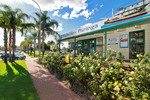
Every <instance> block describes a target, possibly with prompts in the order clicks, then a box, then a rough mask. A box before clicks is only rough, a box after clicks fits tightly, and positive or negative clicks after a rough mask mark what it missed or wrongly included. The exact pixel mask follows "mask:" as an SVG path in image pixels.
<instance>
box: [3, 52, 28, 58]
mask: <svg viewBox="0 0 150 100" xmlns="http://www.w3.org/2000/svg"><path fill="white" fill-rule="evenodd" d="M12 56H13V54H11V57H12ZM1 58H2V59H3V60H4V58H5V54H2V56H1ZM25 58H26V56H25V55H24V54H21V53H16V54H15V60H25ZM7 59H9V53H7Z"/></svg>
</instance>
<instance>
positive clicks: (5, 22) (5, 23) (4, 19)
mask: <svg viewBox="0 0 150 100" xmlns="http://www.w3.org/2000/svg"><path fill="white" fill-rule="evenodd" d="M0 7H3V9H7V8H9V7H8V6H7V5H0ZM0 13H1V17H0V19H1V22H0V27H1V28H3V29H4V47H5V58H4V62H5V63H7V40H8V39H7V31H8V28H9V23H10V19H9V13H8V11H5V10H0Z"/></svg>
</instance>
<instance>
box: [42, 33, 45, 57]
mask: <svg viewBox="0 0 150 100" xmlns="http://www.w3.org/2000/svg"><path fill="white" fill-rule="evenodd" d="M44 39H45V32H44V30H43V31H42V58H43V57H44Z"/></svg>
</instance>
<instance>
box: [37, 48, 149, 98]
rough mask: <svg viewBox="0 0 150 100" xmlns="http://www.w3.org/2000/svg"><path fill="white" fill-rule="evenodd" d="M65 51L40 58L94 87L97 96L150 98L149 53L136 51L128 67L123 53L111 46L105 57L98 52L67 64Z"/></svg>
mask: <svg viewBox="0 0 150 100" xmlns="http://www.w3.org/2000/svg"><path fill="white" fill-rule="evenodd" d="M62 57H63V55H62V54H59V53H56V54H51V55H47V56H46V57H44V58H43V59H42V60H40V61H41V62H42V63H43V64H44V65H45V66H46V67H47V68H52V69H54V70H55V71H57V72H59V73H61V74H62V75H63V77H64V78H65V79H66V80H69V81H71V82H75V83H78V84H80V85H82V86H85V87H90V88H91V89H92V92H93V95H95V97H96V99H102V100H105V99H109V100H110V99H120V100H122V99H126V100H128V99H150V57H149V55H148V54H147V53H146V54H145V55H137V58H138V59H135V60H133V61H131V67H130V69H128V70H127V68H126V67H124V66H126V64H125V62H124V56H123V55H122V54H121V53H116V51H112V50H108V51H107V56H106V59H104V58H102V57H100V55H99V53H94V55H89V56H84V55H83V54H80V55H78V56H77V57H75V58H73V59H71V60H70V64H67V65H65V64H64V61H63V60H62Z"/></svg>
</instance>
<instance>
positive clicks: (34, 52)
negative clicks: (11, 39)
mask: <svg viewBox="0 0 150 100" xmlns="http://www.w3.org/2000/svg"><path fill="white" fill-rule="evenodd" d="M35 45H36V39H35V38H34V57H35Z"/></svg>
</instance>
